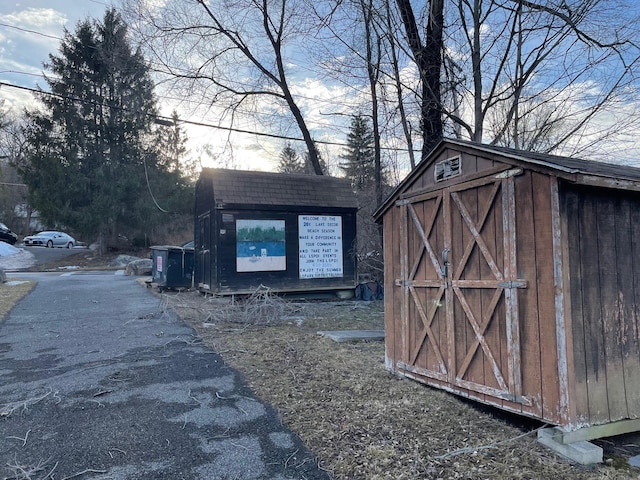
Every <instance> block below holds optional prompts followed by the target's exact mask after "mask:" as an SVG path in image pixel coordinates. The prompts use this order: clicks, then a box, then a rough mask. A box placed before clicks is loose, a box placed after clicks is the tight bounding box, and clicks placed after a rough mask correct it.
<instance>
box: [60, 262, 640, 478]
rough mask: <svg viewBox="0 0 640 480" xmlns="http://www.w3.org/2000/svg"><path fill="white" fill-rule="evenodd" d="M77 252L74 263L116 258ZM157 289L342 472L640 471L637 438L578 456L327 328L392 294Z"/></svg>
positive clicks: (378, 313) (605, 474)
mask: <svg viewBox="0 0 640 480" xmlns="http://www.w3.org/2000/svg"><path fill="white" fill-rule="evenodd" d="M75 257H76V256H73V257H71V259H70V260H68V262H71V263H69V264H74V265H78V266H82V267H86V268H91V267H92V266H96V265H97V264H103V265H107V264H108V263H109V262H108V260H109V259H108V258H93V259H90V260H88V259H86V258H85V259H83V260H80V259H77V258H75ZM74 260H75V261H74ZM81 263H83V264H82V265H80V264H81ZM49 267H50V268H55V266H54V265H51V266H49ZM141 283H142V282H141ZM141 288H142V287H141ZM155 293H156V294H158V295H160V296H161V298H162V299H163V302H162V304H163V308H165V309H167V310H172V311H175V312H176V313H177V314H178V315H179V316H180V317H181V318H182V319H184V321H185V322H187V323H189V324H190V325H192V326H193V328H194V330H195V331H196V332H197V337H196V338H195V339H194V341H196V342H204V343H205V344H206V345H208V346H210V347H211V348H213V349H215V350H216V351H217V352H218V353H220V354H221V355H222V356H223V358H224V359H225V361H226V362H227V363H228V364H230V365H231V366H233V367H234V368H236V369H238V370H239V371H240V372H241V373H242V374H243V375H244V377H245V378H246V380H247V382H248V383H249V385H250V386H251V387H252V389H253V390H254V391H255V392H256V394H257V395H259V396H260V397H262V398H263V399H264V400H266V401H268V402H269V403H271V404H272V405H273V406H274V408H275V409H276V410H277V411H278V412H279V414H280V416H281V418H282V421H283V422H284V423H285V424H287V425H288V426H289V427H290V428H291V429H292V430H294V431H295V432H296V433H297V434H298V435H299V436H300V437H301V438H302V439H303V440H304V442H305V443H306V444H307V445H308V446H309V448H310V449H311V450H312V451H313V452H314V453H315V454H316V455H317V457H318V461H319V464H320V465H321V466H322V468H324V469H326V470H327V471H328V472H330V474H331V475H332V476H333V477H334V478H335V479H367V480H379V479H380V480H381V479H389V480H391V479H393V480H401V479H554V480H555V479H559V478H575V479H628V478H640V469H637V468H634V467H631V466H629V464H628V462H627V458H628V457H629V456H632V455H637V454H640V445H639V444H638V443H640V442H638V441H637V440H638V437H637V436H627V437H618V438H616V439H603V440H599V441H597V442H594V443H598V444H599V445H601V446H602V447H603V448H604V450H605V463H603V464H601V465H597V466H590V467H583V466H578V465H572V464H570V463H569V462H568V461H566V460H564V459H562V458H560V457H558V456H557V455H556V454H554V453H553V452H551V451H549V450H547V449H546V448H545V447H543V446H541V445H540V444H538V443H537V442H536V433H537V430H538V429H539V428H541V427H543V425H541V424H539V423H536V422H534V421H531V420H528V419H525V418H522V417H519V416H515V415H509V414H506V413H504V412H502V411H500V410H497V409H492V408H489V407H486V406H482V405H481V404H478V403H475V402H467V401H465V400H463V399H461V398H459V397H457V396H454V395H451V394H448V393H446V392H443V391H440V390H437V389H432V388H429V387H425V386H423V385H421V384H419V383H416V382H413V381H410V380H402V379H399V378H397V377H395V376H394V375H392V374H390V373H389V372H388V371H387V370H386V369H385V366H384V344H383V343H382V342H356V343H335V342H333V341H332V340H330V339H328V338H325V337H321V336H319V335H318V333H317V332H318V331H319V330H340V329H382V328H383V309H382V304H381V302H357V301H343V302H304V301H297V302H292V301H287V302H285V301H283V300H281V299H279V298H277V297H275V298H274V296H273V295H271V294H269V292H259V293H258V294H256V295H254V296H252V297H251V298H249V299H248V300H245V301H239V300H237V299H234V300H233V301H232V300H231V299H219V298H215V297H206V296H203V295H201V294H199V293H197V292H193V291H187V292H173V291H169V292H164V293H159V292H157V291H155Z"/></svg>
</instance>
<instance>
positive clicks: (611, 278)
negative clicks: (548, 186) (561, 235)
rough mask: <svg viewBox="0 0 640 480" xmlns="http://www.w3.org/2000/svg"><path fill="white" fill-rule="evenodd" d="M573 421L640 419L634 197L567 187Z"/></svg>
mask: <svg viewBox="0 0 640 480" xmlns="http://www.w3.org/2000/svg"><path fill="white" fill-rule="evenodd" d="M563 207H564V209H565V212H566V215H567V221H568V223H569V225H571V227H570V229H569V231H570V235H569V239H568V240H569V244H570V249H569V252H570V264H571V309H572V336H573V341H574V346H573V357H574V370H575V387H574V389H575V391H574V396H575V398H576V411H577V415H578V420H579V421H581V422H584V423H585V424H591V425H598V424H603V423H609V422H613V421H617V420H622V419H627V418H638V417H640V338H639V331H638V326H639V318H638V314H639V311H638V304H639V302H640V196H639V195H638V194H635V193H623V192H617V191H616V192H613V191H611V190H608V189H596V188H585V187H577V186H569V185H565V188H564V189H563Z"/></svg>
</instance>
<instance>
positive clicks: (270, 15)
mask: <svg viewBox="0 0 640 480" xmlns="http://www.w3.org/2000/svg"><path fill="white" fill-rule="evenodd" d="M150 3H151V4H152V5H150ZM194 3H197V4H198V5H194ZM128 13H129V16H130V17H131V18H132V19H136V21H135V28H136V29H137V30H138V31H139V32H140V33H141V35H140V38H141V39H142V42H143V46H144V48H145V50H146V51H147V52H148V55H151V56H152V57H153V64H154V67H155V68H156V69H157V70H158V71H159V72H161V73H164V74H166V75H167V76H168V78H169V79H172V80H180V81H181V82H182V85H185V82H186V84H188V85H189V88H190V90H189V93H190V94H196V92H197V93H199V94H200V95H201V96H202V98H203V101H205V100H206V101H208V104H209V106H216V107H220V106H222V108H224V109H225V110H226V112H228V113H229V115H230V116H231V121H233V120H234V118H235V116H236V115H237V114H238V113H239V112H242V110H241V107H246V108H250V107H251V103H252V102H258V101H259V99H271V101H272V102H273V103H274V105H273V106H274V110H277V109H279V106H280V105H282V106H284V107H285V108H286V109H288V111H289V113H290V114H291V116H292V117H293V119H294V120H295V123H296V125H297V127H298V128H299V130H300V133H301V135H302V137H303V139H304V141H305V144H306V147H307V151H308V152H309V161H310V162H311V164H312V166H313V169H314V172H315V174H317V175H322V174H323V172H322V167H321V165H320V161H319V159H318V150H317V147H316V145H315V143H314V141H313V137H312V134H311V132H310V129H309V126H308V125H307V122H306V120H305V118H304V115H303V112H302V110H301V108H300V106H299V104H298V101H297V100H296V98H295V96H294V93H293V91H292V88H291V85H290V82H289V75H288V71H287V64H288V62H290V61H293V60H292V59H290V58H288V55H290V54H291V50H289V49H288V48H289V47H291V45H290V44H291V43H294V42H295V41H296V40H299V39H300V38H303V37H304V36H305V35H306V34H308V32H309V29H310V28H311V26H310V25H309V24H308V20H309V17H310V16H309V15H308V14H307V12H306V11H305V9H304V5H303V3H302V2H301V1H299V0H275V1H274V0H221V1H218V2H207V1H204V0H194V1H193V2H179V1H168V2H166V3H165V4H164V6H162V7H158V6H157V5H155V4H153V2H144V1H141V0H130V1H129V8H128ZM297 46H298V47H300V45H299V44H298V45H297ZM254 105H255V104H254Z"/></svg>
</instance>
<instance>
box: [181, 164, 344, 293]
mask: <svg viewBox="0 0 640 480" xmlns="http://www.w3.org/2000/svg"><path fill="white" fill-rule="evenodd" d="M356 213H357V203H356V197H355V194H354V193H353V191H352V189H351V185H350V183H349V181H348V180H347V179H341V178H335V177H329V176H324V175H291V174H281V173H270V172H253V171H242V170H227V169H211V168H205V169H203V170H202V172H201V174H200V177H199V179H198V182H197V184H196V194H195V232H194V242H195V243H194V248H195V250H194V254H195V265H194V286H195V287H196V288H198V289H199V290H201V291H202V292H205V293H215V294H247V293H252V292H255V291H256V290H257V289H258V288H259V287H260V286H264V287H268V288H269V289H271V290H272V291H274V292H278V293H294V292H297V293H300V292H306V293H314V292H315V293H317V292H341V291H350V292H353V289H354V288H355V284H356V261H355V256H354V254H353V247H354V242H355V239H356Z"/></svg>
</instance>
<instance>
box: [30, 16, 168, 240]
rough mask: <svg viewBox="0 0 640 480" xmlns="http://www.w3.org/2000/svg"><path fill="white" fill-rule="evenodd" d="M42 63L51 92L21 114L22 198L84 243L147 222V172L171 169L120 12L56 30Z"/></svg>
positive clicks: (144, 74)
mask: <svg viewBox="0 0 640 480" xmlns="http://www.w3.org/2000/svg"><path fill="white" fill-rule="evenodd" d="M45 67H48V69H49V70H50V71H51V73H52V74H51V75H50V76H47V77H46V81H47V83H48V85H49V89H50V91H51V95H49V94H47V93H46V92H42V94H41V95H40V100H41V102H42V105H43V108H42V109H40V110H34V111H32V112H30V114H29V118H30V123H29V128H28V130H27V132H26V133H27V136H28V137H27V138H28V148H27V152H26V155H25V156H24V157H23V159H22V161H21V163H20V165H19V167H20V168H19V170H20V173H21V175H22V176H23V178H24V180H25V183H27V184H28V186H29V193H30V199H29V200H30V203H31V204H32V206H33V207H35V208H36V209H38V210H39V211H40V214H41V216H42V218H43V219H44V220H45V221H46V223H47V224H49V225H50V226H55V225H61V226H64V227H66V228H70V229H72V230H73V231H74V232H76V233H78V234H80V235H82V236H85V237H87V238H89V239H94V238H96V237H98V238H100V239H101V240H108V238H109V237H111V236H115V235H117V234H119V233H121V232H122V231H136V230H140V229H142V228H146V227H148V226H149V225H148V224H149V220H150V217H149V212H150V210H151V209H153V208H154V207H153V202H152V199H151V198H150V196H149V193H148V188H147V182H148V177H149V175H148V172H149V171H152V172H154V173H155V174H162V172H169V171H170V170H171V169H172V168H174V167H175V165H167V164H166V162H165V161H164V160H162V159H160V158H159V155H158V154H157V150H156V145H155V142H154V141H153V138H154V137H153V136H152V135H153V128H152V127H153V120H154V118H155V112H156V107H155V100H154V97H153V84H152V81H151V78H150V74H149V68H148V66H147V65H146V62H145V61H144V59H143V57H142V55H141V53H140V52H139V51H133V49H132V47H131V45H130V43H129V41H128V39H127V27H126V25H125V24H124V22H123V21H122V19H121V17H120V15H119V14H118V13H117V12H116V11H115V10H114V9H109V10H107V11H106V12H105V15H104V18H103V20H102V21H101V22H98V21H93V22H92V21H90V20H89V19H87V20H85V21H82V22H80V23H78V25H77V26H76V30H75V32H74V33H71V32H69V31H65V35H64V38H63V40H62V41H61V45H60V49H59V52H58V54H57V55H53V54H52V55H50V56H49V62H48V64H47V65H45ZM102 244H103V245H104V242H103V243H102Z"/></svg>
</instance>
